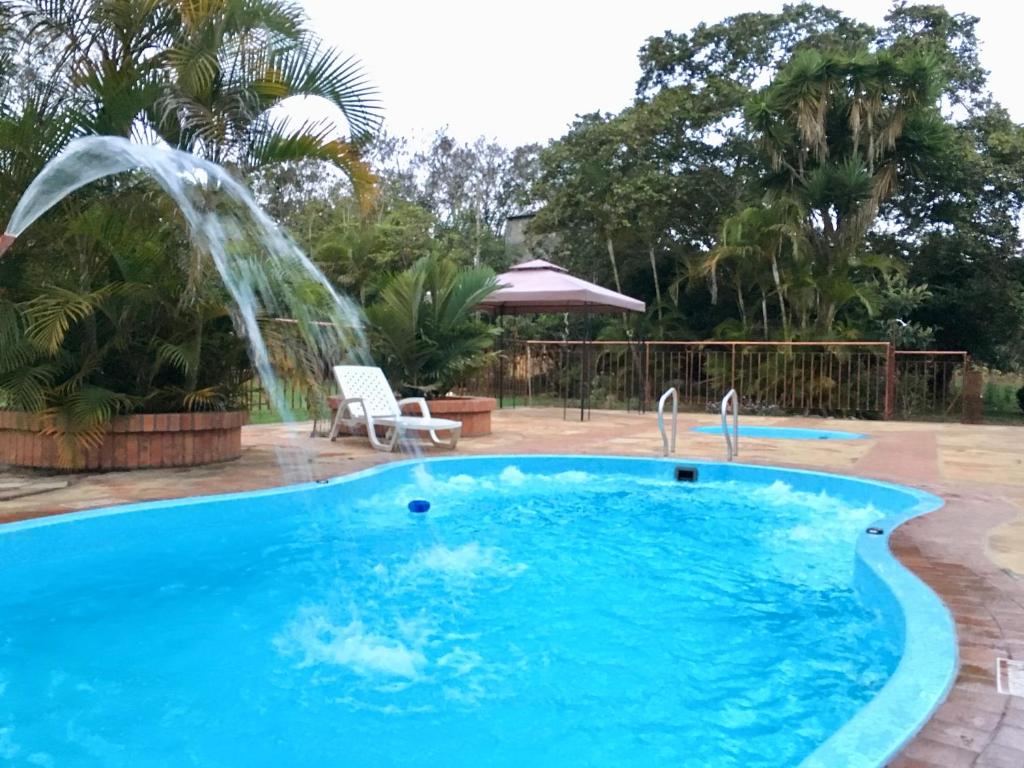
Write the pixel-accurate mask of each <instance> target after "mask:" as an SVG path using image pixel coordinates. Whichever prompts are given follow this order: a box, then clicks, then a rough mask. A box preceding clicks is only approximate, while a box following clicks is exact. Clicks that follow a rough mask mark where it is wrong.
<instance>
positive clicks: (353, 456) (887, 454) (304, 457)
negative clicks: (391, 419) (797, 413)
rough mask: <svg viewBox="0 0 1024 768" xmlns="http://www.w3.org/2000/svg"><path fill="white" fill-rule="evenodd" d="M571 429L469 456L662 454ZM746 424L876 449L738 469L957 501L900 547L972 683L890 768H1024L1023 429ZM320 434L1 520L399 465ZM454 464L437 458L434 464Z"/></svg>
mask: <svg viewBox="0 0 1024 768" xmlns="http://www.w3.org/2000/svg"><path fill="white" fill-rule="evenodd" d="M569 416H570V420H564V421H563V419H562V411H561V409H554V408H546V409H540V408H537V409H530V408H526V409H518V410H515V411H507V410H506V411H499V412H496V413H495V414H494V432H493V434H492V435H490V436H488V437H481V438H475V439H468V440H463V441H462V442H460V443H459V450H458V453H460V454H489V453H596V454H622V455H634V456H652V455H659V453H660V438H659V436H658V433H657V427H656V426H655V419H654V417H653V416H652V415H651V414H646V415H637V414H623V413H619V412H598V411H595V412H594V413H593V416H592V418H591V420H590V421H589V422H584V423H580V422H579V421H573V420H571V419H572V414H571V413H570V414H569ZM714 422H715V420H714V418H713V417H711V416H702V415H694V414H682V415H681V416H680V440H679V450H678V454H679V455H680V456H687V457H692V458H703V459H712V460H716V459H722V458H723V456H722V454H723V443H722V438H721V436H720V435H717V436H716V435H702V434H698V433H687V432H686V430H687V429H688V428H689V427H690V426H695V425H698V424H711V423H714ZM744 423H751V424H762V425H766V426H783V425H784V426H794V427H812V428H827V429H845V430H849V431H856V432H864V433H867V434H868V435H869V437H870V439H868V440H852V441H827V443H818V442H814V441H812V442H810V443H803V444H798V443H796V442H794V441H783V440H755V439H748V440H743V439H742V438H741V445H740V456H739V458H740V460H742V461H744V462H746V463H753V464H774V465H778V466H787V467H797V468H803V469H815V470H821V471H831V472H839V473H842V474H849V475H856V476H862V477H871V478H876V479H881V480H888V481H891V482H897V483H903V484H907V485H913V486H916V487H919V488H922V489H923V490H926V491H930V492H931V493H935V494H936V495H939V496H941V497H943V498H944V499H945V500H946V506H945V507H943V508H942V509H940V510H937V511H936V512H932V513H930V514H929V515H926V516H925V517H922V518H919V519H916V520H912V521H910V522H909V523H907V524H905V525H904V526H902V527H901V528H900V529H898V530H897V531H896V532H895V533H894V534H893V537H892V547H893V551H894V553H895V554H896V555H897V557H899V559H900V560H901V561H902V562H903V563H904V564H905V565H907V567H909V568H910V569H911V570H913V571H914V572H915V573H917V574H918V575H919V576H920V577H921V578H922V579H923V580H924V581H926V582H927V583H928V584H929V585H930V586H931V587H932V588H933V589H934V590H935V591H936V592H937V593H938V594H939V595H940V597H942V599H943V600H944V601H945V603H946V604H947V605H948V606H949V608H950V610H951V612H952V613H953V616H954V619H955V620H956V624H957V633H958V642H959V651H960V671H959V675H958V678H957V681H956V683H955V685H954V687H953V690H952V691H951V693H950V696H949V697H948V699H947V700H946V702H945V703H944V704H943V705H942V706H941V707H940V708H939V709H938V710H937V712H936V713H935V715H934V717H933V718H932V719H931V720H930V721H929V722H928V723H927V725H926V726H925V727H924V729H923V730H922V731H921V732H920V733H919V734H918V736H917V737H915V738H914V739H913V740H912V741H911V742H910V743H909V744H908V745H907V746H906V747H905V748H904V750H903V751H902V752H901V754H900V755H899V756H898V757H896V758H895V759H894V760H893V761H891V763H890V766H892V768H961V767H966V766H978V768H1022V767H1024V698H1018V697H1011V696H1006V695H1003V694H1000V693H998V692H997V690H996V682H995V665H996V659H997V658H999V657H1005V658H1011V659H1021V660H1024V429H1022V428H1020V427H1009V426H978V425H960V424H923V423H899V422H864V421H843V420H824V419H810V418H808V419H800V418H789V419H781V418H771V419H757V418H750V417H745V418H744ZM308 435H309V427H308V425H304V426H301V427H296V428H292V429H289V428H285V427H282V426H280V425H261V426H249V427H245V428H244V429H243V437H242V457H241V458H240V459H239V460H238V461H235V462H230V463H225V464H219V465H210V466H207V467H188V468H178V469H160V470H146V471H140V472H135V473H127V472H112V473H107V474H83V475H74V476H71V477H70V478H69V479H70V480H71V483H70V485H69V487H67V488H65V489H58V490H53V491H48V492H45V493H39V494H37V495H33V496H24V497H20V498H12V499H9V500H8V501H0V521H9V520H15V519H26V518H31V517H38V516H41V515H48V514H60V513H62V512H70V511H75V510H79V509H86V508H89V507H98V506H108V505H111V504H119V503H126V502H130V501H143V500H148V499H157V498H174V497H179V496H186V495H195V494H206V493H223V492H230V491H240V490H251V489H255V488H263V487H268V486H273V485H278V484H281V483H283V482H288V480H289V477H287V476H285V475H283V474H282V473H281V471H280V469H279V467H278V457H279V456H280V457H283V458H284V459H285V462H286V464H287V463H289V462H291V463H292V464H291V465H292V466H297V465H298V466H305V467H309V472H310V473H311V474H312V476H314V477H317V478H319V477H329V476H334V475H339V474H346V473H349V472H353V471H357V470H359V469H363V468H365V467H368V466H372V465H375V464H378V463H381V462H383V461H388V460H391V459H392V458H399V456H397V455H396V456H395V457H388V456H385V455H383V454H377V453H374V452H373V451H372V450H371V449H369V447H368V444H367V441H366V439H365V438H355V437H353V438H342V439H339V440H338V441H337V442H335V443H330V442H328V441H326V440H318V439H310V438H309V437H308ZM446 453H447V452H446V451H437V450H431V449H425V450H424V454H425V455H444V454H446ZM401 458H406V457H401ZM294 477H295V475H292V478H294ZM18 478H22V479H25V480H28V481H30V480H31V479H32V475H30V474H29V475H27V474H25V473H21V474H18V473H13V474H12V473H6V474H5V473H3V472H0V482H3V481H7V482H12V481H13V482H15V483H16V482H17V480H18ZM1014 521H1019V523H1020V524H1018V525H1016V526H1015V525H1013V523H1014ZM993 531H996V532H997V533H995V534H994V533H993ZM997 534H998V535H997ZM837 768H841V767H839V766H837Z"/></svg>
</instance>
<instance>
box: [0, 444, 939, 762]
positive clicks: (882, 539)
mask: <svg viewBox="0 0 1024 768" xmlns="http://www.w3.org/2000/svg"><path fill="white" fill-rule="evenodd" d="M537 460H559V461H586V462H588V463H589V462H602V461H613V462H623V463H634V462H635V463H648V464H649V463H657V464H664V465H667V466H674V465H678V464H686V465H693V466H697V467H719V468H723V469H724V470H729V471H735V470H740V473H744V471H752V472H753V473H754V474H758V473H762V472H775V473H781V474H782V475H783V476H803V477H816V478H823V479H832V480H839V481H841V482H842V483H844V484H850V485H855V486H860V487H874V488H879V489H884V490H888V491H890V492H898V493H902V494H905V495H909V496H910V497H912V498H913V499H914V500H915V504H914V505H913V506H911V507H909V508H908V509H905V510H903V511H902V512H901V513H900V514H895V515H888V516H886V517H884V518H882V519H880V520H878V521H876V522H875V523H874V525H876V526H878V527H880V528H882V529H883V531H884V534H883V535H880V536H873V535H868V534H866V533H862V534H861V535H860V537H859V538H858V540H857V543H856V546H855V557H856V560H857V564H858V565H859V566H863V567H864V568H866V569H867V571H868V572H869V573H870V574H871V575H872V577H873V578H875V579H877V581H878V582H879V583H880V584H881V585H882V586H884V587H885V588H886V589H887V590H888V592H889V594H890V595H891V596H892V599H893V600H894V601H895V604H896V606H897V607H898V608H899V609H900V611H901V615H902V617H903V620H904V627H905V630H904V638H905V642H904V647H903V653H902V655H901V658H900V662H899V664H898V665H897V668H896V670H895V671H894V672H893V674H892V675H891V676H890V678H889V679H888V680H887V681H886V683H885V685H884V686H883V687H882V689H881V690H880V691H879V692H878V694H876V695H875V696H874V697H873V698H872V699H871V700H870V701H869V702H868V703H867V704H865V705H864V706H863V707H861V709H859V710H858V711H857V712H856V713H855V714H854V715H853V716H852V717H851V718H850V719H849V720H848V721H846V723H844V724H843V725H841V726H840V727H839V728H838V729H837V730H836V731H835V732H834V733H832V735H831V736H829V737H828V738H827V739H826V740H825V741H824V742H822V743H821V744H820V745H819V746H818V747H817V748H816V749H815V750H814V751H813V752H811V754H809V755H808V756H807V757H805V758H804V760H803V761H801V762H800V763H799V768H836V766H839V765H842V766H844V768H881V766H884V765H885V764H886V763H887V761H888V760H890V759H891V758H892V757H894V756H895V755H896V754H897V753H898V752H899V751H900V750H901V749H902V748H903V747H904V746H906V744H907V743H908V742H909V741H910V740H911V739H912V738H913V737H914V736H915V735H916V734H917V733H918V732H919V731H920V730H921V728H922V727H923V726H924V725H925V724H926V723H927V722H928V720H929V719H930V718H931V717H932V715H933V714H934V712H935V711H936V709H938V707H939V706H940V705H941V704H942V702H943V701H944V700H945V699H946V696H947V695H948V693H949V691H950V689H951V687H952V685H953V683H954V682H955V679H956V672H957V669H958V648H957V642H956V630H955V623H954V622H953V619H952V616H951V614H950V613H949V610H948V609H947V608H946V606H945V604H944V603H943V602H942V600H941V598H940V597H939V596H938V595H937V594H936V593H935V592H934V591H933V590H932V589H931V588H930V587H928V585H927V584H925V583H924V582H923V581H922V580H921V579H920V578H919V577H918V576H917V575H916V574H914V572H913V571H911V570H910V569H909V568H907V567H906V566H905V565H903V563H901V562H900V561H899V559H898V558H897V557H896V556H895V555H894V554H893V553H892V551H891V549H890V547H889V537H890V535H891V532H892V531H893V530H895V529H896V528H897V527H899V525H902V524H903V523H905V522H906V521H908V520H911V519H913V518H915V517H918V516H920V515H924V514H927V513H929V512H932V511H935V510H936V509H939V508H941V507H942V506H943V505H944V503H945V502H944V500H943V499H941V498H940V497H938V496H935V495H933V494H930V493H927V492H925V491H922V490H920V489H917V488H914V487H913V486H908V485H900V484H896V483H888V482H884V481H880V480H873V479H869V478H861V477H853V476H849V475H842V474H837V473H830V472H819V471H815V470H807V469H799V468H789V467H775V466H769V465H759V464H743V463H739V462H736V463H724V462H717V461H708V460H702V459H687V458H684V457H669V458H661V457H639V456H616V455H593V454H591V455H580V454H489V455H479V456H462V455H453V456H442V457H430V458H409V459H403V460H399V461H393V462H387V463H384V464H379V465H376V466H373V467H369V468H366V469H362V470H358V471H356V472H352V473H349V474H345V475H339V476H335V477H333V478H330V479H329V480H326V481H323V480H322V481H316V482H303V483H297V484H293V485H284V486H276V487H272V488H265V489H259V490H251V491H240V492H231V493H221V494H211V495H205V496H190V497H183V498H172V499H162V500H155V501H143V502H134V503H130V504H124V505H116V506H109V507H99V508H94V509H87V510H82V511H80V512H71V513H66V514H61V515H48V516H44V517H39V518H33V519H30V520H21V521H13V522H8V523H0V535H4V534H8V533H14V532H16V531H20V530H27V529H32V528H38V527H46V526H51V525H64V524H72V523H75V522H79V521H84V520H89V519H93V518H97V517H106V516H113V515H120V514H127V513H130V512H135V511H142V510H154V509H161V508H166V507H178V506H191V505H196V504H206V503H210V502H216V501H218V500H224V499H238V498H257V497H272V496H277V495H286V494H290V493H294V492H296V491H302V490H315V489H323V488H327V487H331V486H336V485H339V484H344V483H348V482H352V481H354V480H357V479H363V478H368V477H372V476H374V475H379V474H383V473H386V472H390V471H392V470H396V469H401V468H405V467H410V466H417V465H421V464H428V465H433V464H446V463H451V462H466V461H470V462H482V463H488V462H502V461H504V462H514V461H529V462H532V461H537ZM727 474H728V472H727ZM737 479H738V478H737ZM782 479H784V478H782ZM943 646H944V648H943ZM915 702H916V707H919V708H920V711H921V712H922V714H920V715H919V716H918V715H915V717H914V719H913V721H912V722H911V723H910V724H904V725H903V726H895V725H894V723H898V722H899V721H900V720H901V719H902V720H903V721H904V722H905V721H906V720H907V719H908V718H907V707H908V706H915Z"/></svg>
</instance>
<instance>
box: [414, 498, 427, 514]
mask: <svg viewBox="0 0 1024 768" xmlns="http://www.w3.org/2000/svg"><path fill="white" fill-rule="evenodd" d="M428 509H430V502H429V501H425V500H424V499H413V500H412V501H410V502H409V511H410V512H415V513H417V514H423V513H424V512H426V511H427V510H428Z"/></svg>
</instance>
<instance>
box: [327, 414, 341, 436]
mask: <svg viewBox="0 0 1024 768" xmlns="http://www.w3.org/2000/svg"><path fill="white" fill-rule="evenodd" d="M341 420H342V409H341V408H339V409H338V412H337V413H336V414H335V415H334V423H333V424H331V431H330V434H328V437H329V438H330V439H331V442H332V443H333V442H334V441H335V440H336V439H337V437H338V430H339V429H341Z"/></svg>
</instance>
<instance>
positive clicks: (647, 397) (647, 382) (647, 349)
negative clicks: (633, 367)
mask: <svg viewBox="0 0 1024 768" xmlns="http://www.w3.org/2000/svg"><path fill="white" fill-rule="evenodd" d="M642 390H643V394H642V395H641V397H643V398H644V401H643V405H642V406H641V407H640V413H646V412H647V404H648V403H653V402H654V400H653V396H652V395H651V342H650V341H645V342H644V384H643V387H642Z"/></svg>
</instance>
